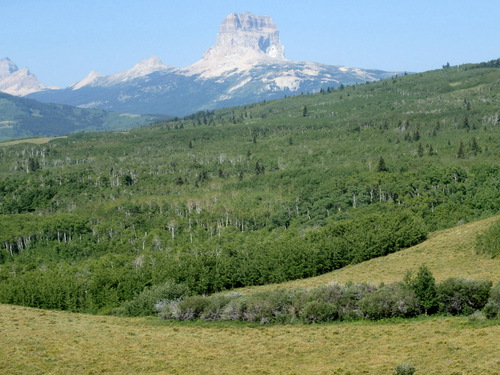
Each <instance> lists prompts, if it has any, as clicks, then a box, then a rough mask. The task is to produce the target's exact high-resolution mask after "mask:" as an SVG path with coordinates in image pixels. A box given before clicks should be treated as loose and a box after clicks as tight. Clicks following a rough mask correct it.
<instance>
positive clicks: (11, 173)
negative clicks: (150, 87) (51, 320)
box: [0, 64, 500, 313]
mask: <svg viewBox="0 0 500 375" xmlns="http://www.w3.org/2000/svg"><path fill="white" fill-rule="evenodd" d="M499 95H500V69H498V68H497V66H496V65H494V64H491V65H485V66H481V65H480V64H479V65H470V66H460V67H448V66H446V67H443V69H440V70H436V71H431V72H426V73H419V74H412V75H404V76H401V77H393V78H392V79H388V80H383V81H379V82H375V83H366V84H358V85H354V86H345V87H344V86H341V87H340V88H338V89H331V88H325V89H324V90H321V92H320V93H318V94H302V95H298V96H294V97H289V98H284V99H282V100H277V101H270V102H261V103H255V104H251V105H247V106H241V107H234V108H227V109H221V110H217V111H208V112H199V113H196V114H193V115H190V116H187V117H185V118H175V119H172V120H169V121H164V122H158V123H155V124H154V125H152V126H147V127H143V128H138V129H134V130H130V131H128V132H123V133H80V134H74V135H71V136H69V137H68V138H65V139H57V140H53V141H51V142H49V143H46V144H40V145H35V144H29V143H23V144H19V145H11V146H0V214H1V215H0V228H2V229H1V230H0V245H1V248H0V302H1V303H14V304H22V305H27V306H34V307H43V308H56V309H65V310H70V311H81V312H92V313H110V312H112V311H113V309H115V308H117V307H119V306H122V305H123V304H124V303H125V304H126V303H127V301H131V300H133V298H134V297H136V296H138V295H139V294H140V293H141V292H143V291H145V290H149V289H150V288H152V287H158V286H161V285H164V284H165V283H166V282H172V283H175V285H179V286H183V287H185V288H186V290H189V291H190V293H192V294H209V293H213V292H217V291H221V290H227V289H231V288H235V287H240V286H246V285H258V284H266V283H272V282H280V281H285V280H290V279H296V278H303V277H309V276H314V275H318V274H321V273H325V272H328V271H331V270H333V269H336V268H340V267H344V266H346V265H348V264H353V263H357V262H361V261H364V260H366V259H370V258H372V257H376V256H382V255H386V254H388V253H391V252H395V251H398V250H400V249H402V248H404V247H408V246H411V245H414V244H416V243H418V242H420V241H422V240H423V239H425V238H426V235H427V233H428V232H430V231H433V230H437V229H442V228H447V227H451V226H455V225H459V224H461V223H464V222H468V221H471V220H476V219H479V218H483V217H488V216H491V215H494V214H497V213H498V212H499V210H500V179H499V177H500V163H499V155H500V131H499V129H500V117H499V116H500V112H499V107H498V102H499Z"/></svg>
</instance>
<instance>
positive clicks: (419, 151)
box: [417, 142, 424, 157]
mask: <svg viewBox="0 0 500 375" xmlns="http://www.w3.org/2000/svg"><path fill="white" fill-rule="evenodd" d="M417 155H418V156H419V157H423V156H424V146H422V142H419V143H418V148H417Z"/></svg>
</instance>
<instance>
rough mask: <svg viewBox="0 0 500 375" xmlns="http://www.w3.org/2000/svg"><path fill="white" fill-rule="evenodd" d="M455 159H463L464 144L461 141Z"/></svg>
mask: <svg viewBox="0 0 500 375" xmlns="http://www.w3.org/2000/svg"><path fill="white" fill-rule="evenodd" d="M457 158H459V159H465V150H464V143H463V142H462V141H460V146H459V147H458V151H457Z"/></svg>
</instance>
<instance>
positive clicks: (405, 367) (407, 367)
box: [394, 363, 416, 375]
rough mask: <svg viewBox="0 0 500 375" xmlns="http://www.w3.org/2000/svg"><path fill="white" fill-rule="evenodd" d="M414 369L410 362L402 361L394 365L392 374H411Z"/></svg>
mask: <svg viewBox="0 0 500 375" xmlns="http://www.w3.org/2000/svg"><path fill="white" fill-rule="evenodd" d="M415 371H416V369H415V366H413V365H412V364H411V363H402V364H400V365H398V366H397V367H396V370H395V371H394V375H413V374H414V373H415Z"/></svg>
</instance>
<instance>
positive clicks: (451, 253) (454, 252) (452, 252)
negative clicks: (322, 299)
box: [239, 216, 500, 293]
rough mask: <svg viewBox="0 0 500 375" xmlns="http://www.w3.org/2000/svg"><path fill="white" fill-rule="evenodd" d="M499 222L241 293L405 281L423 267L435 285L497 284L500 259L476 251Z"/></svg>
mask: <svg viewBox="0 0 500 375" xmlns="http://www.w3.org/2000/svg"><path fill="white" fill-rule="evenodd" d="M498 219H500V217H498V216H496V217H493V218H489V219H486V220H481V221H476V222H472V223H468V224H464V225H460V226H457V227H454V228H450V229H446V230H442V231H438V232H434V233H431V234H430V235H429V237H428V239H427V241H425V242H423V243H421V244H419V245H417V246H414V247H411V248H409V249H406V250H403V251H399V252H397V253H394V254H390V255H388V256H386V257H381V258H375V259H371V260H369V261H366V262H363V263H360V264H357V265H354V266H348V267H345V268H342V269H339V270H335V271H333V272H330V273H327V274H324V275H321V276H318V277H311V278H309V279H303V280H293V281H290V282H286V283H282V284H272V285H264V286H258V287H249V288H242V289H239V290H240V291H242V292H244V293H255V292H259V291H265V290H270V289H293V288H313V287H316V286H319V285H324V284H327V283H329V282H331V281H338V282H340V283H345V282H348V281H353V282H371V283H374V284H378V283H381V282H384V283H390V282H393V281H397V280H402V279H403V277H404V276H405V274H406V272H407V271H412V272H416V271H417V270H418V268H419V267H420V266H421V265H422V264H426V265H427V266H428V267H429V269H430V270H431V271H432V273H433V274H434V277H435V278H436V281H442V280H444V279H447V278H449V277H463V278H470V279H476V280H484V279H488V280H492V281H493V282H498V281H500V259H491V258H489V257H487V256H484V255H481V254H476V251H475V249H474V245H475V242H476V234H477V233H480V232H481V231H483V230H485V229H486V228H488V226H489V225H490V224H491V223H493V222H494V221H495V220H498Z"/></svg>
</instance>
